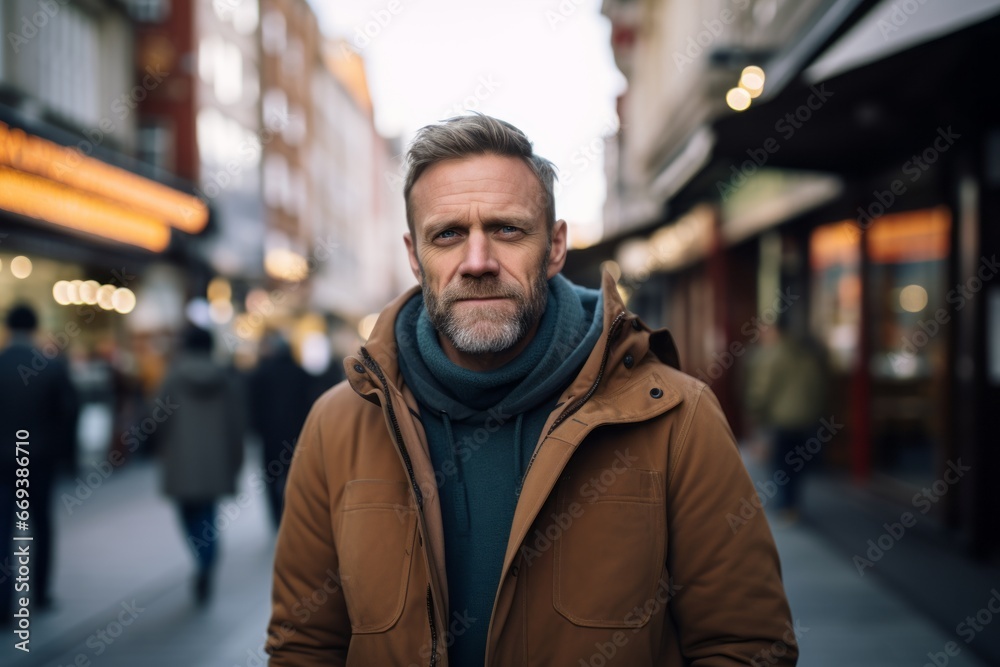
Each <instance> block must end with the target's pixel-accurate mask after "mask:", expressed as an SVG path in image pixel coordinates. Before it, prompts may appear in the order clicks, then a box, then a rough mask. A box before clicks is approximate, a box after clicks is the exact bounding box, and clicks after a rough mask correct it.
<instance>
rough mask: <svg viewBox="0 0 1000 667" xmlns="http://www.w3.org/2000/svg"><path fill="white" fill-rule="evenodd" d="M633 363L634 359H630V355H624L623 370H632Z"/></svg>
mask: <svg viewBox="0 0 1000 667" xmlns="http://www.w3.org/2000/svg"><path fill="white" fill-rule="evenodd" d="M634 363H635V359H633V358H632V355H631V354H626V355H625V368H632V365H633V364H634Z"/></svg>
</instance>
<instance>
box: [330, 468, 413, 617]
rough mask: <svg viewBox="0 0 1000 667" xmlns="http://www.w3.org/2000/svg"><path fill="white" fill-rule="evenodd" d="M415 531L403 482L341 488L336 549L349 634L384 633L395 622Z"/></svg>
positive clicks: (370, 482) (361, 482)
mask: <svg viewBox="0 0 1000 667" xmlns="http://www.w3.org/2000/svg"><path fill="white" fill-rule="evenodd" d="M416 530H417V513H416V509H415V508H414V507H413V506H412V505H411V503H410V489H409V486H408V485H407V484H406V482H393V481H388V480H380V479H355V480H351V481H349V482H348V483H347V485H346V486H345V487H344V504H343V508H342V510H341V514H340V531H339V534H338V539H337V549H338V551H339V556H340V577H341V585H342V586H343V589H344V599H345V601H346V603H347V610H348V613H349V614H350V617H351V630H352V631H353V632H355V633H359V634H363V633H373V632H384V631H386V630H388V629H389V628H391V627H392V626H393V625H394V624H395V623H396V621H398V620H399V617H400V615H401V614H402V612H403V603H404V602H405V600H406V588H407V585H408V584H409V579H410V562H411V561H412V559H413V542H414V539H415V537H416Z"/></svg>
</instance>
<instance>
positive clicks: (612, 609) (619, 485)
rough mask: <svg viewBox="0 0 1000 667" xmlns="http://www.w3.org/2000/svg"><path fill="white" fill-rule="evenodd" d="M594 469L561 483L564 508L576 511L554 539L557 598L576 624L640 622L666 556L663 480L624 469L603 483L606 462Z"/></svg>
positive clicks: (648, 472)
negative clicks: (569, 523) (571, 521)
mask: <svg viewBox="0 0 1000 667" xmlns="http://www.w3.org/2000/svg"><path fill="white" fill-rule="evenodd" d="M592 472H593V474H590V473H588V472H586V471H583V472H579V473H577V474H575V475H573V476H571V477H570V476H567V477H564V478H563V479H562V483H561V484H560V489H559V496H558V506H559V512H560V515H561V516H566V515H568V516H570V517H575V518H574V519H573V523H572V525H570V526H569V527H568V528H567V529H566V530H565V531H564V532H563V533H562V534H561V535H560V537H559V539H558V540H556V541H555V548H554V560H553V567H554V569H555V572H554V573H553V574H554V576H553V591H552V601H553V605H554V606H555V609H556V611H558V612H559V613H560V614H562V615H563V616H564V617H565V618H567V619H568V620H570V621H572V622H573V623H575V624H576V625H580V626H586V627H601V628H636V627H641V626H644V625H645V624H646V623H647V622H648V621H649V618H650V615H651V611H650V605H649V604H648V602H649V601H650V600H651V599H654V596H655V594H656V590H657V586H658V585H659V582H660V579H661V577H662V576H663V570H664V563H665V560H666V559H665V556H664V554H665V546H666V545H665V541H666V506H665V504H664V499H663V486H662V479H661V476H660V473H659V472H658V471H655V470H639V469H636V468H626V469H625V470H624V471H621V472H619V471H615V477H614V480H613V481H611V482H610V483H605V482H604V481H603V480H601V475H602V472H603V473H604V475H605V479H607V477H608V476H607V469H604V470H603V471H601V470H597V471H592ZM595 480H596V483H595ZM574 504H575V505H574Z"/></svg>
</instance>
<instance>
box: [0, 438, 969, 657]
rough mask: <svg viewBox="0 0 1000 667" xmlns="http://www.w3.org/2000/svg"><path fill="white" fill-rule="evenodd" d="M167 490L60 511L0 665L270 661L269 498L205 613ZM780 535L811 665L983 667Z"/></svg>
mask: <svg viewBox="0 0 1000 667" xmlns="http://www.w3.org/2000/svg"><path fill="white" fill-rule="evenodd" d="M253 460H255V459H253V457H251V461H253ZM250 465H251V464H248V467H247V468H246V469H245V470H244V482H245V480H246V477H247V475H249V474H250V473H251V472H252V470H253V468H252V467H250ZM75 486H76V485H75V483H69V482H66V483H64V485H63V488H62V490H61V492H60V493H68V494H71V495H72V494H73V493H74V492H75ZM157 488H158V480H157V471H156V469H155V467H154V466H153V465H152V464H150V463H147V462H141V463H138V464H137V465H135V466H134V467H131V468H127V469H123V470H120V471H117V472H115V473H114V474H112V475H111V477H109V478H108V479H107V481H105V482H104V483H103V484H102V485H101V486H99V487H98V488H96V489H94V490H93V493H92V495H91V496H90V497H88V498H87V499H85V500H84V501H83V504H82V505H73V514H72V517H70V515H69V514H68V513H67V510H66V508H65V506H64V505H63V504H62V503H60V504H59V508H60V511H59V514H58V522H57V523H58V531H59V532H58V535H59V542H58V554H57V558H58V562H57V564H56V580H55V591H54V592H55V596H56V608H55V609H54V610H53V611H52V612H49V613H46V614H42V615H39V616H38V617H37V618H35V619H33V623H32V636H31V647H32V651H31V654H30V655H24V654H21V653H20V652H18V651H15V650H13V649H12V644H13V643H14V642H13V640H12V639H10V638H8V639H6V640H5V641H4V646H3V652H2V653H0V658H2V664H4V665H10V666H11V667H27V666H29V665H30V666H35V665H37V666H38V667H42V666H44V667H57V666H59V667H63V666H69V665H83V666H87V665H94V666H100V667H135V666H136V665H147V666H149V667H161V666H162V667H168V666H170V667H172V666H175V665H184V666H185V667H253V666H255V665H263V664H266V656H265V654H264V653H263V649H262V646H263V641H264V628H265V625H266V622H267V617H268V613H269V588H270V582H271V570H270V568H271V559H272V552H273V544H274V541H273V534H272V530H271V527H270V525H269V524H268V520H267V516H266V513H265V505H264V503H263V496H260V497H257V498H255V499H254V502H253V503H251V504H250V505H249V506H248V507H247V508H246V509H243V510H242V511H241V512H240V513H239V515H238V516H235V518H234V519H233V520H232V522H231V523H230V524H229V525H228V526H227V527H225V528H224V529H223V536H222V561H221V567H220V571H219V580H218V582H217V589H216V590H217V595H216V596H215V598H214V599H213V601H212V602H211V603H210V604H209V606H208V607H207V608H205V609H203V610H199V609H198V608H196V607H195V606H194V603H193V601H192V595H191V590H190V583H191V582H190V579H191V576H192V573H193V566H192V565H191V562H190V558H189V556H188V554H187V552H186V549H185V545H184V544H183V542H182V540H181V537H180V530H179V527H178V521H177V518H176V516H175V514H174V510H173V508H172V507H171V506H170V505H169V504H168V503H167V502H166V501H165V500H164V499H163V498H162V497H161V496H160V495H159V493H158V491H157ZM244 488H247V486H246V484H245V483H244ZM234 506H235V505H234ZM775 537H776V538H777V541H778V546H779V549H780V550H781V556H782V564H783V568H784V578H785V584H786V588H787V591H788V595H789V599H790V603H791V605H792V614H793V617H794V619H795V624H796V631H797V633H798V635H799V640H800V644H801V651H802V658H801V660H800V663H799V664H800V665H803V667H842V666H843V665H851V666H852V667H897V666H898V667H906V666H912V667H922V665H924V664H925V663H927V662H928V660H929V658H928V655H927V654H928V653H932V654H934V653H939V652H942V651H944V647H945V645H946V644H947V643H948V642H952V641H954V642H956V643H957V644H958V645H959V646H961V647H963V648H962V651H961V652H960V653H959V654H958V655H957V656H954V657H949V662H948V663H947V664H948V665H950V666H952V667H985V663H983V662H980V661H978V660H976V659H975V658H974V657H973V656H972V655H971V654H970V653H969V652H968V650H967V649H964V643H963V642H961V640H960V639H959V638H958V637H956V636H954V635H952V636H948V635H947V634H946V633H944V632H942V631H941V630H939V629H938V628H937V627H936V626H934V625H932V624H931V623H930V622H929V621H927V620H926V619H924V618H922V617H921V616H920V615H918V614H917V613H915V612H914V611H912V610H911V609H910V608H909V607H908V606H907V605H906V604H905V603H904V602H903V601H901V600H900V599H899V598H898V597H897V596H896V595H895V594H894V593H892V592H891V591H889V590H887V589H885V588H883V587H882V585H881V584H880V582H879V580H878V578H877V577H874V576H866V577H859V576H858V574H857V571H856V570H855V568H854V566H853V565H852V563H851V560H850V558H849V557H846V556H844V555H842V554H840V553H834V552H832V551H831V550H830V549H829V548H828V546H827V545H826V543H825V542H824V540H823V539H822V538H821V537H820V536H818V535H817V534H816V533H814V532H813V531H811V530H810V529H808V528H807V527H804V526H802V525H795V526H789V527H782V526H776V527H775ZM761 664H767V662H766V660H764V661H763V662H762V663H761Z"/></svg>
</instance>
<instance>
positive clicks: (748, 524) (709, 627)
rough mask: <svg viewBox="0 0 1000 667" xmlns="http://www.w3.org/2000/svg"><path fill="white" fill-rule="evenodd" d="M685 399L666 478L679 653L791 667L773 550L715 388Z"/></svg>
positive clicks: (791, 643)
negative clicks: (685, 408) (685, 404)
mask: <svg viewBox="0 0 1000 667" xmlns="http://www.w3.org/2000/svg"><path fill="white" fill-rule="evenodd" d="M689 400H690V401H691V403H692V404H693V407H690V408H687V410H688V412H687V414H686V415H685V416H684V417H683V425H682V427H681V430H680V432H679V434H678V436H677V438H678V439H677V442H675V444H674V445H673V447H672V448H671V458H670V461H669V465H670V470H669V475H668V483H667V527H668V531H669V533H668V535H669V539H668V545H669V546H668V553H667V567H668V569H669V571H670V573H671V576H672V581H673V584H674V586H675V588H674V592H675V595H674V597H673V599H672V601H671V608H672V613H673V616H674V619H675V620H676V622H677V627H678V632H679V636H680V642H681V647H680V648H681V651H682V652H683V653H684V655H685V657H686V658H687V659H688V660H689V661H690V664H691V665H692V666H697V667H709V666H711V667H729V666H732V665H781V666H791V665H795V664H796V661H797V658H798V645H797V642H796V638H795V632H794V630H793V629H792V628H793V625H792V619H791V614H790V611H789V608H788V602H787V600H786V598H785V591H784V587H783V586H782V583H781V566H780V564H779V562H778V552H777V549H776V547H775V545H774V539H773V538H772V536H771V530H770V528H769V527H768V524H767V519H766V517H765V516H764V512H763V510H761V509H758V508H756V506H755V505H754V504H753V501H754V499H755V494H756V491H755V489H754V486H753V483H752V482H751V480H750V476H749V475H748V474H747V472H746V468H745V467H744V465H743V461H742V460H741V458H740V455H739V451H738V449H737V447H736V441H735V438H734V437H733V434H732V431H731V430H730V429H729V425H728V423H727V421H726V418H725V415H724V414H723V412H722V408H721V407H720V406H719V403H718V401H717V399H716V398H715V395H714V394H713V393H712V392H711V390H709V389H708V388H707V387H704V386H703V385H702V387H701V390H700V392H699V393H697V395H696V396H694V397H692V398H691V399H689ZM748 508H749V509H748Z"/></svg>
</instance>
